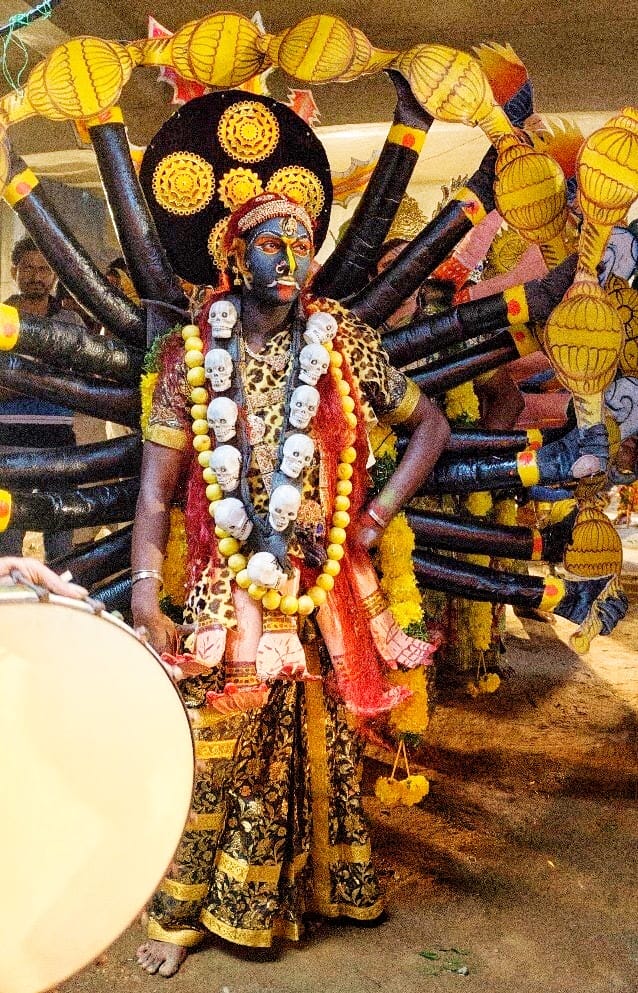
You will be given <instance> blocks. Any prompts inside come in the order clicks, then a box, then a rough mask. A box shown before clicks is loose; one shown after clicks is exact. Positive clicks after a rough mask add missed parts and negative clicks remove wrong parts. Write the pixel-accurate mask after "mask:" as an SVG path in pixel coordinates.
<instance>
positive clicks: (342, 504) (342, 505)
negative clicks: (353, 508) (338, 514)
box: [335, 496, 350, 510]
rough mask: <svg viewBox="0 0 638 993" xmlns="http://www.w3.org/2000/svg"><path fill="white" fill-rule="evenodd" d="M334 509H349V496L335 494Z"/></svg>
mask: <svg viewBox="0 0 638 993" xmlns="http://www.w3.org/2000/svg"><path fill="white" fill-rule="evenodd" d="M335 510H350V498H349V497H347V496H336V497H335Z"/></svg>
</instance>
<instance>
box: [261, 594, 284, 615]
mask: <svg viewBox="0 0 638 993" xmlns="http://www.w3.org/2000/svg"><path fill="white" fill-rule="evenodd" d="M261 602H262V604H263V606H264V607H265V608H266V610H277V609H278V607H279V604H280V603H281V593H280V592H279V591H278V590H267V591H266V593H264V596H263V598H262V601H261Z"/></svg>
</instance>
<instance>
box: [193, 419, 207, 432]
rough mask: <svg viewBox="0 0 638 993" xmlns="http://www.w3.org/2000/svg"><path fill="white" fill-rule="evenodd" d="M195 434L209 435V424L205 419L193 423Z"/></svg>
mask: <svg viewBox="0 0 638 993" xmlns="http://www.w3.org/2000/svg"><path fill="white" fill-rule="evenodd" d="M193 434H208V422H207V421H205V420H204V418H203V417H198V418H197V420H195V421H193Z"/></svg>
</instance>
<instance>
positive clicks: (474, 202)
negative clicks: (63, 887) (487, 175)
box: [454, 186, 487, 227]
mask: <svg viewBox="0 0 638 993" xmlns="http://www.w3.org/2000/svg"><path fill="white" fill-rule="evenodd" d="M454 200H458V201H459V203H460V204H461V207H462V208H463V213H464V214H465V215H466V217H467V218H468V219H469V220H470V221H471V222H472V224H473V225H474V227H476V225H477V224H480V222H481V221H482V220H483V218H484V217H487V212H486V210H485V207H484V206H483V204H482V203H481V201H480V200H479V198H478V197H477V195H476V193H474V192H473V191H472V190H470V189H468V187H467V186H463V187H461V189H460V190H459V191H458V193H455V194H454Z"/></svg>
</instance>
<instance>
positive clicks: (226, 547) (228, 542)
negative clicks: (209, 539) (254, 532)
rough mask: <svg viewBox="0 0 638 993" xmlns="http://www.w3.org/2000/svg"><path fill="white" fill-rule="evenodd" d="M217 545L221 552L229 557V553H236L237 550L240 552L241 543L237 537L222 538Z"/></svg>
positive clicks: (225, 556)
mask: <svg viewBox="0 0 638 993" xmlns="http://www.w3.org/2000/svg"><path fill="white" fill-rule="evenodd" d="M217 547H218V548H219V554H220V555H223V556H224V558H225V559H227V558H228V556H229V555H234V554H235V552H238V551H239V549H240V548H241V545H240V544H239V542H238V541H237V538H222V539H221V541H220V542H219V545H218V546H217Z"/></svg>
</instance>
